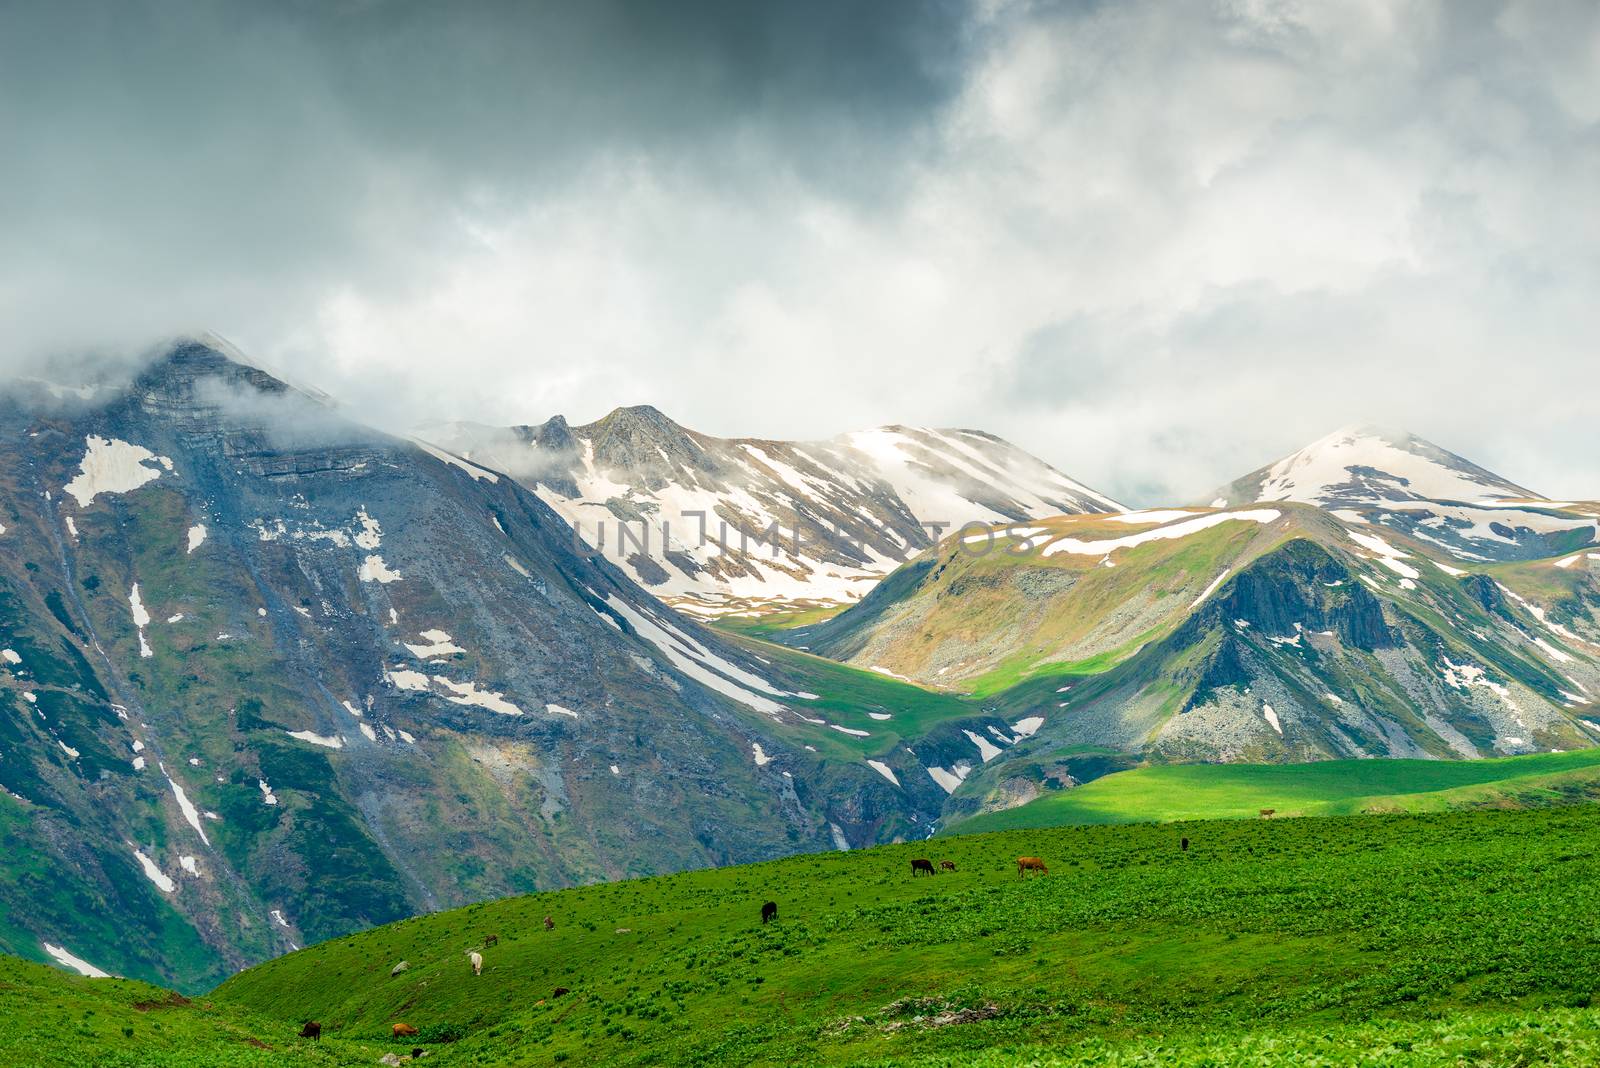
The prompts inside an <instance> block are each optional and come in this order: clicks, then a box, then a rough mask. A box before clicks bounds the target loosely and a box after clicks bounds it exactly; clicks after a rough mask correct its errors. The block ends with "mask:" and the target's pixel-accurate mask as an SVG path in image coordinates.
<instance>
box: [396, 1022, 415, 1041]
mask: <svg viewBox="0 0 1600 1068" xmlns="http://www.w3.org/2000/svg"><path fill="white" fill-rule="evenodd" d="M392 1030H393V1031H394V1037H395V1038H405V1037H407V1036H409V1035H414V1034H416V1033H417V1029H416V1028H415V1027H412V1026H411V1025H410V1024H408V1023H397V1024H395V1025H394V1027H393V1028H392Z"/></svg>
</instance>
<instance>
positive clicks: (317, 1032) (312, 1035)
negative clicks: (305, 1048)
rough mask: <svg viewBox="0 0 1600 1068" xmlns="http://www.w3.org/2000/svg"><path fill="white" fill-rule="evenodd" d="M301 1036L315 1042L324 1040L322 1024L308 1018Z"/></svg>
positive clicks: (301, 1029)
mask: <svg viewBox="0 0 1600 1068" xmlns="http://www.w3.org/2000/svg"><path fill="white" fill-rule="evenodd" d="M300 1037H301V1038H309V1039H311V1041H313V1042H320V1041H322V1025H321V1024H319V1023H317V1021H315V1020H307V1021H306V1025H305V1026H304V1027H302V1028H300Z"/></svg>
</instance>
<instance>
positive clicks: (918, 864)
mask: <svg viewBox="0 0 1600 1068" xmlns="http://www.w3.org/2000/svg"><path fill="white" fill-rule="evenodd" d="M924 872H926V873H927V874H929V875H938V874H939V873H938V872H936V871H934V870H933V861H931V860H928V859H927V858H926V857H918V858H917V859H916V860H913V861H912V862H911V877H912V878H913V879H915V878H916V877H917V876H919V875H921V874H923V873H924Z"/></svg>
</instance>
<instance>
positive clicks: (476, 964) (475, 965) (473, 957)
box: [467, 950, 483, 975]
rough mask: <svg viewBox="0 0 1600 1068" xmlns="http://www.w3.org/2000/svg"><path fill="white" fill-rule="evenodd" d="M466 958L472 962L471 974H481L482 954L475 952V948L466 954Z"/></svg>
mask: <svg viewBox="0 0 1600 1068" xmlns="http://www.w3.org/2000/svg"><path fill="white" fill-rule="evenodd" d="M467 959H468V960H470V961H471V962H472V974H473V975H482V974H483V954H482V953H479V952H477V951H476V950H474V951H473V952H471V953H468V954H467Z"/></svg>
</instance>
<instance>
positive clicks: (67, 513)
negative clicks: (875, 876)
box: [0, 339, 1034, 989]
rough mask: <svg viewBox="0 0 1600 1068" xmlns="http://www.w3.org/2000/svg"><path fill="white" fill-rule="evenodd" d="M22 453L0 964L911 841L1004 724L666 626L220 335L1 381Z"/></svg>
mask: <svg viewBox="0 0 1600 1068" xmlns="http://www.w3.org/2000/svg"><path fill="white" fill-rule="evenodd" d="M613 429H614V430H616V431H617V434H616V436H615V438H613V439H605V440H600V441H597V442H595V444H596V448H597V449H598V450H599V451H600V454H601V455H602V456H605V457H613V456H622V455H625V450H626V448H627V445H626V441H625V435H623V434H622V433H621V428H617V427H614V428H613ZM0 437H3V440H4V441H5V450H4V453H3V458H0V658H3V659H0V950H3V951H5V952H10V953H15V954H18V955H21V956H24V957H28V958H31V959H34V960H46V959H48V958H50V957H54V958H56V959H66V958H65V957H63V956H61V955H62V954H66V955H67V956H73V955H75V956H76V957H77V958H80V959H84V960H89V961H93V962H94V963H95V964H96V965H97V966H98V967H100V968H102V969H104V970H107V971H112V972H116V973H119V974H124V975H129V976H136V977H142V978H148V979H156V980H162V981H166V982H171V983H176V984H178V985H180V986H183V987H184V988H186V989H195V988H196V987H197V985H202V984H204V983H206V982H210V981H213V980H216V979H219V978H221V977H222V976H223V975H225V974H228V973H230V972H232V971H234V970H236V969H237V968H239V967H241V966H243V965H245V964H248V963H250V962H253V961H258V960H261V959H264V958H266V957H269V956H272V955H275V954H278V953H282V952H284V951H286V950H289V949H291V948H293V947H294V946H297V945H304V944H307V943H309V942H314V941H319V940H323V939H327V938H330V937H334V936H338V935H341V934H344V933H346V932H349V931H353V930H357V929H362V928H365V927H368V926H371V925H373V924H375V923H381V922H385V921H388V920H393V919H396V918H399V917H403V916H408V915H412V914H415V913H418V912H426V911H430V910H433V909H437V908H441V907H449V906H453V905H458V904H463V903H468V902H473V901H478V900H483V899H487V898H493V897H498V896H503V895H505V894H508V893H515V892H524V891H529V890H533V889H536V888H549V887H560V886H568V885H573V884H579V883H585V882H593V881H597V880H604V879H613V878H618V877H622V876H627V875H640V874H649V873H654V872H666V871H673V870H679V869H684V868H694V867H702V866H706V865H720V864H727V863H734V862H740V861H748V860H756V859H762V858H767V857H774V856H778V855H781V854H786V853H793V852H798V851H804V850H817V849H830V848H836V847H837V848H845V847H849V846H851V845H861V844H864V843H869V842H873V841H888V840H892V839H894V838H898V837H909V836H917V837H920V836H922V835H923V834H925V833H926V831H925V830H924V829H923V828H925V827H927V826H928V824H929V823H930V822H931V821H932V820H934V819H936V818H937V816H938V813H939V811H940V806H941V804H942V794H941V793H940V791H939V790H938V789H937V787H936V786H935V785H934V783H933V782H932V781H931V780H928V779H927V778H926V777H925V776H923V777H922V778H921V781H920V782H919V783H910V784H909V785H907V786H906V787H904V788H902V787H901V786H900V785H899V784H898V783H894V784H891V782H892V780H894V779H895V776H894V773H893V772H892V771H891V770H889V765H888V764H887V763H886V761H888V760H905V759H906V757H905V756H904V754H901V755H900V756H898V757H896V756H891V755H890V751H891V750H893V751H894V752H899V749H900V748H903V746H902V745H901V742H900V739H902V738H906V739H910V738H914V737H920V734H921V732H924V731H926V730H930V729H934V728H936V727H938V726H939V725H941V724H944V723H945V722H946V721H952V722H954V721H965V720H966V719H968V718H970V719H971V722H972V724H973V725H975V726H979V725H980V724H982V723H984V722H994V721H992V720H987V721H986V720H984V718H983V717H982V716H981V714H980V713H979V712H978V711H977V710H976V709H975V708H972V707H969V706H968V705H966V704H964V703H962V702H960V701H958V700H955V699H949V698H938V697H936V696H934V695H929V694H926V693H924V692H923V691H920V690H917V689H915V688H913V687H911V686H908V685H905V684H902V683H899V682H895V681H893V680H889V679H879V678H877V677H876V676H870V677H869V676H864V675H861V673H856V672H851V671H849V670H848V669H845V668H840V667H837V666H834V665H829V664H826V663H825V662H822V661H819V660H816V659H815V658H810V657H806V656H804V655H801V654H793V653H789V652H787V651H783V650H773V651H772V653H771V655H766V656H763V655H761V654H760V653H759V652H752V651H749V650H747V648H746V646H745V645H741V644H736V643H733V642H731V641H730V640H728V639H725V638H723V637H721V636H719V635H717V634H715V633H712V632H710V631H707V630H705V629H703V628H701V627H700V626H698V625H697V624H695V623H693V622H691V621H688V620H685V619H682V618H679V617H677V616H675V615H674V614H673V613H672V612H670V611H669V610H667V609H665V608H664V607H662V605H661V604H660V603H659V602H657V601H655V600H654V599H653V598H651V597H650V596H648V595H647V594H646V593H644V592H643V591H641V590H640V589H639V588H638V587H637V586H636V585H635V584H634V583H632V582H631V581H630V580H629V579H628V578H627V577H626V576H625V575H623V574H622V573H621V572H619V571H618V570H617V569H616V568H614V567H613V566H612V565H611V564H609V563H608V562H606V561H605V560H604V559H601V558H591V557H590V556H589V555H587V554H586V553H585V552H583V551H581V546H575V544H574V539H573V537H572V534H571V531H570V529H569V528H568V527H567V525H566V523H565V522H564V521H563V520H562V518H561V517H560V516H558V515H557V514H556V513H555V512H553V511H551V510H550V509H549V508H548V507H546V505H545V504H544V503H543V502H542V501H541V500H540V499H539V498H538V497H537V496H535V495H534V494H533V493H531V492H528V491H527V490H526V489H524V488H523V487H522V486H520V485H518V484H517V483H516V482H515V481H513V480H512V479H510V478H508V477H505V476H504V475H502V474H500V473H498V472H495V471H493V470H489V469H487V468H485V467H483V466H480V465H478V464H475V463H472V462H469V461H467V460H464V459H462V458H461V457H459V456H456V455H453V454H451V453H449V452H447V451H444V450H441V449H439V448H438V447H436V446H433V445H430V444H425V443H419V442H414V441H410V440H405V439H401V438H396V437H391V436H387V435H384V434H381V433H378V432H377V431H374V430H372V429H370V428H367V427H364V426H361V425H359V424H358V423H356V422H354V421H352V420H351V419H349V418H348V417H347V416H346V415H345V414H343V413H342V412H341V411H340V410H338V409H337V408H336V407H333V406H331V405H330V404H329V402H327V401H326V400H325V399H322V398H319V397H317V396H314V395H311V394H308V393H306V392H303V391H300V390H297V389H294V388H292V387H290V386H288V385H286V384H285V383H284V382H282V381H281V380H279V379H277V378H275V377H273V376H272V375H270V374H268V373H267V372H265V371H263V370H262V369H260V368H258V367H255V366H253V365H251V364H250V363H249V362H248V361H247V360H245V359H244V358H243V357H241V356H240V355H239V354H237V353H235V352H233V351H232V350H230V349H229V348H228V347H227V346H226V345H224V344H222V343H221V342H218V341H216V340H215V339H193V340H185V341H183V342H180V343H177V344H176V345H174V346H172V347H171V348H170V350H168V351H165V352H164V353H163V354H162V355H161V356H160V358H159V359H157V360H156V361H155V362H154V363H153V364H151V365H150V366H149V367H148V368H147V369H146V370H144V371H143V372H142V373H141V374H140V375H139V376H138V377H137V378H136V379H134V380H133V381H132V382H131V384H129V385H127V386H126V387H123V388H110V389H100V390H98V391H96V390H78V389H62V388H60V387H53V386H49V385H47V384H39V383H35V384H32V385H29V384H21V385H18V386H15V387H12V388H9V389H7V390H6V391H4V392H3V393H0ZM691 440H692V439H691ZM640 447H642V446H640ZM873 488H874V490H876V487H875V486H874V487H873ZM863 492H865V490H863ZM1019 492H1020V491H1019ZM1007 500H1009V498H1008V499H1007ZM995 503H996V504H997V505H999V506H1004V507H1011V505H1010V504H1007V503H1006V502H1003V501H1000V500H998V499H996V502H995ZM1033 504H1034V502H1033V501H1032V500H1031V499H1030V500H1029V505H1030V506H1032V505H1033ZM890 721H893V722H890ZM979 729H981V726H979ZM869 758H873V759H871V760H869ZM874 761H876V766H874ZM49 947H56V948H55V949H50V948H49ZM58 951H59V952H58Z"/></svg>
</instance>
